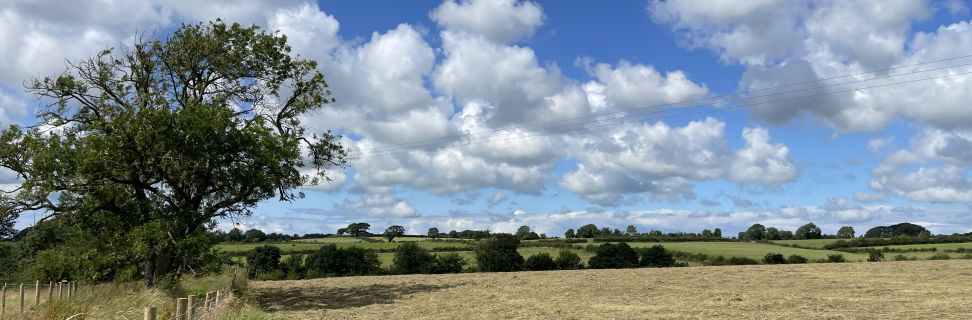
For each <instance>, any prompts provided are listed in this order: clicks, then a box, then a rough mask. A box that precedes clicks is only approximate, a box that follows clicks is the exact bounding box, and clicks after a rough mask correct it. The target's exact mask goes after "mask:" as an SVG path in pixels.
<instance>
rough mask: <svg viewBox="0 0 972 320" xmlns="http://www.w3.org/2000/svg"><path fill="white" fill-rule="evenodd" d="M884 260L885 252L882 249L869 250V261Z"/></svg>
mask: <svg viewBox="0 0 972 320" xmlns="http://www.w3.org/2000/svg"><path fill="white" fill-rule="evenodd" d="M883 260H884V253H882V252H881V250H877V249H870V250H867V261H868V262H879V261H883Z"/></svg>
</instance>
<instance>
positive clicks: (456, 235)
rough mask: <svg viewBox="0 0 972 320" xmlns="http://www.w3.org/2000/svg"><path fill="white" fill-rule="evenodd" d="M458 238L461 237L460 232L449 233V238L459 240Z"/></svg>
mask: <svg viewBox="0 0 972 320" xmlns="http://www.w3.org/2000/svg"><path fill="white" fill-rule="evenodd" d="M458 237H459V232H457V231H456V230H452V231H449V238H458Z"/></svg>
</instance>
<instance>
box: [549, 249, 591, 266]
mask: <svg viewBox="0 0 972 320" xmlns="http://www.w3.org/2000/svg"><path fill="white" fill-rule="evenodd" d="M554 262H556V263H557V269H560V270H575V269H582V268H584V263H583V262H581V257H580V256H579V255H577V254H576V253H574V252H573V251H570V250H568V249H561V250H560V254H558V255H557V259H556V260H555V261H554Z"/></svg>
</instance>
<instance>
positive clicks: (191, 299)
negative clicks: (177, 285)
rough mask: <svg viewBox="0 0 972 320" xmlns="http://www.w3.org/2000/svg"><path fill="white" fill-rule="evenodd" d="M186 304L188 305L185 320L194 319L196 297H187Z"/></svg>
mask: <svg viewBox="0 0 972 320" xmlns="http://www.w3.org/2000/svg"><path fill="white" fill-rule="evenodd" d="M186 303H188V305H189V306H188V307H187V308H186V320H193V319H195V318H196V295H194V294H191V295H189V297H188V300H187V302H186Z"/></svg>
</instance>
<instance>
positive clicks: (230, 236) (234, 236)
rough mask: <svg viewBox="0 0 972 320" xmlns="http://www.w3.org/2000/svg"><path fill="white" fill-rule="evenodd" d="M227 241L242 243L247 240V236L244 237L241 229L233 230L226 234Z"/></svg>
mask: <svg viewBox="0 0 972 320" xmlns="http://www.w3.org/2000/svg"><path fill="white" fill-rule="evenodd" d="M226 239H227V240H229V241H233V242H240V241H243V240H245V239H246V236H245V235H243V230H240V229H239V228H233V229H232V230H230V231H229V232H227V233H226Z"/></svg>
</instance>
